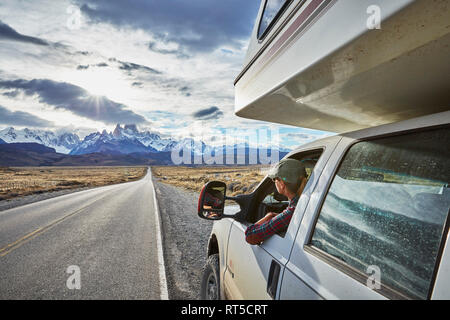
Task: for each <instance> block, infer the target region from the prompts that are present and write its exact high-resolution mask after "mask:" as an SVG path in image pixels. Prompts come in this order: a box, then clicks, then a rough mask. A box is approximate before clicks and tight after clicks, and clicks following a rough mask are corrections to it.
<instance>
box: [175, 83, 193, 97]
mask: <svg viewBox="0 0 450 320" xmlns="http://www.w3.org/2000/svg"><path fill="white" fill-rule="evenodd" d="M178 90H179V91H180V92H181V93H182V94H183V95H185V96H186V97H190V96H191V93H190V91H191V89H190V88H189V87H187V86H184V87H181V88H179V89H178Z"/></svg>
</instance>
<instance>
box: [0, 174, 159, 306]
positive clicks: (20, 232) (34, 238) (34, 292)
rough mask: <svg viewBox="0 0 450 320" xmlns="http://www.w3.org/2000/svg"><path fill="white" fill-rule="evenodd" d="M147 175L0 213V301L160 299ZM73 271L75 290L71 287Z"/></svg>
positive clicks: (155, 244)
mask: <svg viewBox="0 0 450 320" xmlns="http://www.w3.org/2000/svg"><path fill="white" fill-rule="evenodd" d="M154 208H155V207H154V194H153V185H152V181H151V172H150V170H149V173H148V174H147V176H146V177H145V178H143V179H142V180H140V181H136V182H129V183H123V184H118V185H113V186H107V187H101V188H96V189H92V190H86V191H81V192H77V193H73V194H69V195H64V196H61V197H57V198H53V199H48V200H44V201H40V202H37V203H33V204H29V205H25V206H22V207H18V208H14V209H9V210H6V211H2V212H0V299H160V298H161V297H164V286H163V288H162V289H160V287H161V285H160V282H161V278H160V274H161V272H160V269H161V260H159V261H158V246H157V244H158V232H157V227H156V219H157V218H156V215H155V212H154ZM70 266H76V267H78V268H79V271H80V273H79V275H80V278H79V279H80V282H79V283H80V285H81V288H80V289H69V288H68V286H67V280H68V279H69V278H70V280H73V281H69V284H71V285H72V286H75V285H76V284H78V282H77V281H76V280H77V279H76V276H77V274H78V273H77V272H76V271H75V273H73V272H74V271H73V270H76V267H75V269H69V271H70V273H68V272H67V271H68V268H69V267H70Z"/></svg>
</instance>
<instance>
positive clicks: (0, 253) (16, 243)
mask: <svg viewBox="0 0 450 320" xmlns="http://www.w3.org/2000/svg"><path fill="white" fill-rule="evenodd" d="M107 196H109V194H107V195H105V196H103V197H101V198H100V199H97V200H95V201H93V202H91V203H89V204H87V205H85V206H84V207H82V208H80V209H78V210H76V211H74V212H72V213H69V214H67V215H65V216H64V217H62V218H59V219H57V220H55V221H53V222H51V223H50V224H48V225H46V226H45V227H40V228H38V229H36V230H34V231H33V232H30V233H28V234H26V235H25V236H23V237H21V238H20V239H18V240H16V241H14V242H12V243H10V244H8V245H6V246H5V247H3V248H1V249H0V257H4V256H6V255H7V254H8V253H10V252H12V251H14V250H16V249H17V248H19V247H21V246H22V245H24V244H25V243H27V242H28V241H30V240H31V239H34V238H35V237H37V236H39V235H41V234H43V233H45V232H46V231H48V230H50V229H51V228H53V227H54V226H56V225H57V224H59V223H60V222H62V221H64V220H66V219H68V218H70V217H71V216H73V215H75V214H77V213H80V212H81V211H83V210H84V209H86V208H87V207H89V206H91V205H93V204H94V203H96V202H99V201H101V200H103V199H104V198H106V197H107Z"/></svg>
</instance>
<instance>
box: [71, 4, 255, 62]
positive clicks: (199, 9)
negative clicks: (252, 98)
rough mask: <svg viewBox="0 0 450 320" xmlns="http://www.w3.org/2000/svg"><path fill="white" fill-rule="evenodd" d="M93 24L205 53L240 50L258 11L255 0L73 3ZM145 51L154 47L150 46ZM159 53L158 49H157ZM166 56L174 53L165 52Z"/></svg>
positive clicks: (189, 50)
mask: <svg viewBox="0 0 450 320" xmlns="http://www.w3.org/2000/svg"><path fill="white" fill-rule="evenodd" d="M75 2H76V3H77V4H78V5H79V6H80V9H81V11H82V13H83V14H84V15H85V16H87V17H89V18H90V19H91V21H93V22H107V23H111V24H113V25H116V26H119V27H122V26H128V27H133V28H139V29H144V30H147V31H148V32H150V33H152V34H154V35H156V36H157V37H159V38H160V39H159V40H158V41H163V42H166V43H169V42H175V43H177V44H179V45H180V49H181V52H182V53H183V49H184V48H186V49H187V50H188V52H209V51H212V50H214V49H216V48H218V47H220V46H223V45H227V46H232V47H235V48H240V47H241V43H240V40H247V39H248V37H249V36H250V33H251V31H252V28H253V23H254V21H255V18H256V14H257V11H258V8H259V4H260V1H258V0H247V1H242V0H227V1H211V0H197V1H185V0H171V1H158V0H134V1H133V2H132V4H130V3H129V2H128V1H122V0H75ZM149 49H151V50H155V49H156V47H155V46H154V45H153V44H152V43H150V45H149ZM159 50H161V49H159ZM166 53H167V54H174V53H175V52H174V51H171V50H167V51H166Z"/></svg>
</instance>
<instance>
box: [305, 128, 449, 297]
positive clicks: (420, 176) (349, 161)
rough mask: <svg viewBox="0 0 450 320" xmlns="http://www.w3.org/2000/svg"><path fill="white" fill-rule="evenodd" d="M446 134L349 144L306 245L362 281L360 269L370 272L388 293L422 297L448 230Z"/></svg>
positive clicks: (426, 294)
mask: <svg viewBox="0 0 450 320" xmlns="http://www.w3.org/2000/svg"><path fill="white" fill-rule="evenodd" d="M449 132H450V130H449V128H441V129H437V130H433V131H424V132H417V133H411V134H407V135H403V136H393V137H388V138H382V139H377V140H372V141H364V142H359V143H356V144H354V145H353V146H352V147H351V148H350V150H349V151H348V152H347V154H346V155H345V158H344V160H343V161H342V163H341V165H340V167H339V169H338V171H337V174H336V175H335V177H334V179H333V182H332V184H331V186H330V189H329V191H328V194H327V196H326V198H325V200H324V203H323V205H322V208H321V212H320V214H319V217H318V220H317V223H316V226H315V230H314V232H313V235H312V238H311V240H310V243H309V245H310V246H312V247H314V248H315V249H319V251H322V252H325V253H326V254H328V255H331V256H333V257H334V258H336V259H337V260H338V261H339V262H338V264H339V265H342V266H343V269H344V270H345V269H346V268H347V267H348V269H349V270H352V271H353V272H356V273H360V274H362V275H365V276H366V279H367V275H368V273H366V272H368V267H369V266H377V267H378V268H379V270H380V272H381V274H380V276H381V278H380V282H381V285H382V287H384V288H385V289H387V290H388V291H389V292H397V293H400V294H401V295H403V296H406V297H408V298H415V299H418V298H419V299H427V298H428V297H429V294H430V289H431V288H430V287H431V285H432V278H433V274H434V269H435V264H436V260H437V257H438V254H439V250H440V247H441V241H444V240H443V235H444V234H445V232H446V231H448V225H447V227H446V220H447V216H448V214H449V207H450V189H449V182H450V166H449V159H450V149H449V148H448V146H449V141H450V134H449ZM446 228H447V230H446ZM349 274H350V273H349Z"/></svg>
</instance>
